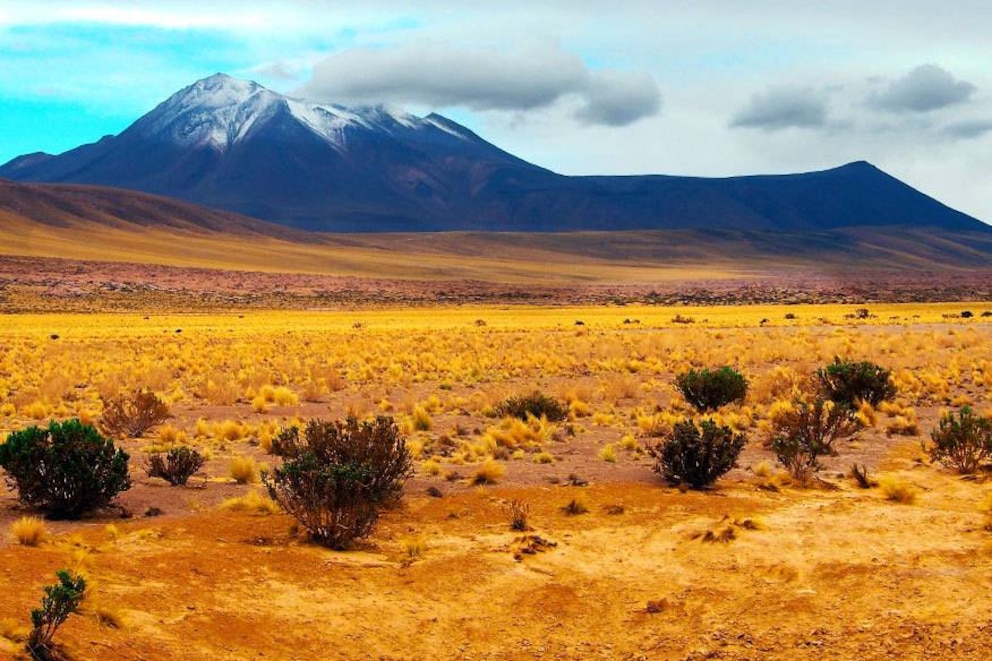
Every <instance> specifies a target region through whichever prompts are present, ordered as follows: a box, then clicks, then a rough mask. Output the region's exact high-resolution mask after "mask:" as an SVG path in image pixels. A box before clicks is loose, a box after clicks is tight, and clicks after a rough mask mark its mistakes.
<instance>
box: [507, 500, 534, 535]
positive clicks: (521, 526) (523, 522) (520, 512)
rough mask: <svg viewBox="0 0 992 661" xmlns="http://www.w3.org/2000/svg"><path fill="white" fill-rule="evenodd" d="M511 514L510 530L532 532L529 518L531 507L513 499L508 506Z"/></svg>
mask: <svg viewBox="0 0 992 661" xmlns="http://www.w3.org/2000/svg"><path fill="white" fill-rule="evenodd" d="M506 507H507V510H509V512H510V529H511V530H518V531H520V532H525V531H527V530H530V526H529V525H527V517H528V516H529V515H530V505H528V504H527V503H525V502H524V501H522V500H517V499H513V500H511V501H510V502H509V503H508V504H507V506H506Z"/></svg>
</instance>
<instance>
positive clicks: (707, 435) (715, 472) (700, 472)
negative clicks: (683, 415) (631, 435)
mask: <svg viewBox="0 0 992 661" xmlns="http://www.w3.org/2000/svg"><path fill="white" fill-rule="evenodd" d="M746 443H747V439H745V438H744V435H743V434H735V433H734V432H733V430H731V429H730V427H721V426H718V425H717V424H716V423H715V422H713V421H712V420H703V421H702V423H700V426H699V427H696V424H695V423H694V422H692V421H691V420H687V421H685V422H680V423H677V424H676V425H675V427H674V429H673V430H672V433H671V434H669V435H668V437H667V438H666V439H665V440H664V441H663V442H662V443H659V444H658V445H655V446H651V447H649V448H648V453H649V454H650V455H651V456H652V457H654V458H655V460H656V461H657V463H656V464H655V465H654V467H653V470H654V471H655V472H656V473H659V474H660V475H661V476H662V477H664V478H665V479H666V480H668V481H669V482H672V483H673V484H687V485H689V486H690V487H692V488H693V489H702V488H703V487H705V486H707V485H710V484H713V483H714V482H716V480H717V478H719V477H720V476H722V475H724V474H725V473H726V472H727V471H729V470H730V469H731V468H733V467H734V465H735V464H736V463H737V457H738V456H739V455H740V453H741V450H743V449H744V446H745V445H746Z"/></svg>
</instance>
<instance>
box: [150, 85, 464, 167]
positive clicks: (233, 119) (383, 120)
mask: <svg viewBox="0 0 992 661" xmlns="http://www.w3.org/2000/svg"><path fill="white" fill-rule="evenodd" d="M278 113H288V114H289V115H290V116H291V117H292V118H293V119H295V120H296V121H297V122H298V123H299V124H301V125H302V126H304V127H305V128H306V129H308V130H309V131H311V132H312V133H313V134H314V135H316V136H319V137H320V138H322V139H323V140H325V141H326V142H327V143H328V144H329V145H331V146H332V147H334V148H335V149H338V150H344V149H345V148H346V145H347V137H348V136H347V134H348V129H367V130H371V131H383V132H386V133H391V134H392V133H396V132H408V131H419V130H423V129H428V130H432V131H438V130H440V131H442V132H444V133H445V134H447V135H450V136H453V137H456V138H459V139H462V140H466V139H469V138H470V137H471V134H468V133H465V132H462V131H459V130H458V128H460V127H458V125H457V124H453V123H450V122H447V120H443V118H440V120H439V119H438V116H435V115H431V116H429V117H427V118H420V117H416V116H415V115H410V114H406V113H394V112H390V111H388V110H386V109H385V108H383V107H381V106H370V107H357V108H348V107H345V106H340V105H336V104H322V103H313V102H310V101H306V100H303V99H297V98H293V97H289V96H285V95H282V94H278V93H276V92H273V91H271V90H269V89H266V88H265V87H262V86H261V85H259V84H258V83H255V82H253V81H245V80H239V79H237V78H232V77H231V76H228V75H226V74H222V73H217V74H214V75H212V76H210V77H208V78H204V79H203V80H199V81H197V82H195V83H193V84H192V85H190V86H189V87H187V88H185V89H183V90H180V91H179V92H177V93H176V94H174V95H173V96H172V97H170V98H169V99H167V100H166V101H165V102H163V103H162V104H161V105H159V106H158V107H157V108H156V109H155V110H154V111H152V112H151V113H149V114H148V115H146V116H145V117H144V118H143V119H142V120H141V121H140V122H138V123H137V124H136V125H135V129H136V130H139V131H140V132H141V133H142V134H143V135H145V136H148V135H154V136H159V137H161V136H167V137H168V139H170V140H171V141H173V142H175V143H177V144H178V145H181V146H183V147H195V146H201V145H209V146H211V147H213V148H214V149H217V150H218V151H226V150H227V149H228V148H229V147H231V146H232V145H234V144H237V143H238V142H240V141H241V140H243V139H245V138H246V137H247V136H248V135H250V134H251V132H252V130H253V129H254V128H256V127H259V126H262V125H264V124H265V123H266V120H268V119H269V118H271V117H273V116H274V115H276V114H278ZM442 120H443V121H442Z"/></svg>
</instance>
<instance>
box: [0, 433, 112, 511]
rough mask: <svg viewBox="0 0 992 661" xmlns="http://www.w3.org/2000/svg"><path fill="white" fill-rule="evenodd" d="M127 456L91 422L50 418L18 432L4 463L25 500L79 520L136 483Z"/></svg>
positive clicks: (0, 460)
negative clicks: (48, 421)
mask: <svg viewBox="0 0 992 661" xmlns="http://www.w3.org/2000/svg"><path fill="white" fill-rule="evenodd" d="M127 461H128V455H127V453H126V452H124V451H123V450H118V449H116V448H115V447H114V442H113V441H111V440H109V439H106V438H104V437H102V436H101V435H100V433H99V432H98V431H97V430H96V429H94V428H93V427H91V426H90V425H84V424H82V423H81V422H79V421H78V420H69V421H66V422H51V423H50V424H49V425H48V428H47V429H42V428H40V427H28V428H27V429H23V430H21V431H17V432H13V433H12V434H10V436H9V437H8V438H7V442H6V443H4V444H3V445H0V466H2V467H3V468H4V470H5V471H7V478H8V481H9V482H10V483H11V484H12V485H13V486H14V487H15V488H16V489H17V493H18V497H19V498H20V500H21V502H23V503H25V504H27V505H31V506H33V507H37V508H39V509H40V510H42V511H44V512H46V513H47V514H48V516H49V517H51V518H53V519H77V518H79V517H80V516H82V515H83V514H84V513H86V512H88V511H90V510H93V509H97V508H99V507H105V506H106V505H108V504H109V503H110V501H111V500H113V499H114V497H115V496H117V494H118V493H120V492H121V491H126V490H127V489H129V488H130V487H131V479H130V476H129V475H128V466H127Z"/></svg>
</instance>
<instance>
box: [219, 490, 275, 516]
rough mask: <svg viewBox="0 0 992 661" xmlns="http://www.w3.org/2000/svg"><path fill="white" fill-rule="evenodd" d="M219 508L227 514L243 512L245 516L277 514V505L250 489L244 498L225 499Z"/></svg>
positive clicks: (260, 493)
mask: <svg viewBox="0 0 992 661" xmlns="http://www.w3.org/2000/svg"><path fill="white" fill-rule="evenodd" d="M220 507H221V509H225V510H227V511H228V512H243V513H246V514H278V513H279V503H277V502H276V501H274V500H272V499H271V498H270V497H269V496H268V495H267V494H265V493H263V492H262V491H260V490H258V489H252V490H251V491H249V492H248V493H246V494H245V495H244V496H236V497H234V498H227V499H225V500H224V501H223V502H222V503H221V504H220Z"/></svg>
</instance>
